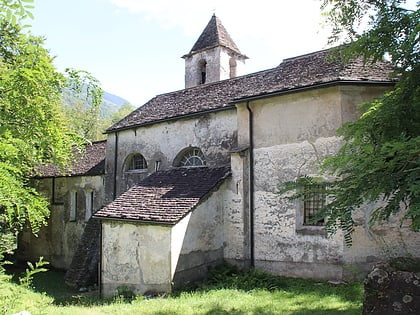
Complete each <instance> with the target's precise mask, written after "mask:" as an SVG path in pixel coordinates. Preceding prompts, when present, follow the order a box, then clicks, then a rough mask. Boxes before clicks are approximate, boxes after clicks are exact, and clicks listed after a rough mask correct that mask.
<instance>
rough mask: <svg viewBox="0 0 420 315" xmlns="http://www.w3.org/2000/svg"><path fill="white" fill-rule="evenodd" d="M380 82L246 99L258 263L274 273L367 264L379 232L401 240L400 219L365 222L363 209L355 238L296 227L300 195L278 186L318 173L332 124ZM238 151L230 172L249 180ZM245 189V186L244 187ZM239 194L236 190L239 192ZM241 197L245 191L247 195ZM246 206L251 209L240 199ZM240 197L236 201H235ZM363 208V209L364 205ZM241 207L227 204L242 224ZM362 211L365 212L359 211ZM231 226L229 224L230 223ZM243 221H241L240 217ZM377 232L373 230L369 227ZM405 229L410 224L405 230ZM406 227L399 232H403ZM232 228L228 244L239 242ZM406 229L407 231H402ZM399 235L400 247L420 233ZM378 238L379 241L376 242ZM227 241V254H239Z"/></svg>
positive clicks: (243, 112)
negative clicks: (370, 225)
mask: <svg viewBox="0 0 420 315" xmlns="http://www.w3.org/2000/svg"><path fill="white" fill-rule="evenodd" d="M384 90H385V88H383V87H379V88H368V87H366V86H341V87H340V86H336V87H329V88H323V89H316V90H309V91H305V92H300V93H293V94H287V95H282V96H277V97H272V98H267V99H262V100H256V101H252V102H250V104H249V105H250V107H251V108H252V112H253V126H254V134H253V142H254V148H253V149H254V150H253V153H254V172H255V173H254V177H255V180H254V190H255V191H254V198H255V217H254V219H255V226H254V228H255V234H254V237H255V264H256V266H257V267H258V268H262V269H265V270H268V271H271V272H274V273H278V274H282V275H288V276H304V277H315V278H325V279H337V278H338V279H340V278H342V277H343V274H345V273H346V270H345V269H346V268H347V265H349V264H354V263H357V264H361V265H363V264H365V265H366V263H369V262H371V261H372V260H374V259H376V258H377V257H379V256H380V255H381V252H382V251H383V248H389V247H390V246H384V245H383V244H382V245H380V244H379V243H378V242H377V238H378V237H379V238H381V237H389V238H390V239H393V240H395V241H396V242H394V245H393V246H392V247H393V248H394V250H395V248H397V247H398V246H396V245H395V244H398V239H401V237H399V236H398V235H397V234H398V233H396V231H398V229H395V228H396V227H397V225H394V226H393V227H391V226H386V227H382V228H378V227H376V230H375V229H366V223H363V222H366V221H365V220H364V217H363V216H364V214H363V216H362V218H361V220H360V226H358V227H357V228H356V233H355V234H354V241H355V242H354V245H353V246H352V247H351V248H347V247H345V246H344V241H343V236H342V234H341V233H340V232H339V233H337V234H336V235H335V236H334V237H333V238H327V237H326V233H325V232H323V231H322V230H319V228H314V229H301V228H300V227H299V226H298V225H297V224H296V221H297V220H296V218H297V214H298V209H299V202H298V201H288V200H287V199H284V198H282V197H281V196H279V195H278V194H277V193H276V192H277V191H279V185H281V184H282V183H284V182H286V181H290V180H295V179H296V178H298V177H299V176H302V175H313V176H319V174H320V173H319V166H320V162H321V161H322V159H323V158H324V157H325V156H329V155H331V154H333V153H335V152H336V151H337V150H338V149H339V147H340V146H341V140H340V138H338V137H336V129H337V128H338V127H340V126H341V125H342V123H344V122H346V121H349V120H353V119H355V118H356V117H357V113H356V111H355V110H356V106H357V104H359V103H360V102H362V101H366V100H369V99H372V98H373V97H375V96H376V95H380V94H382V93H383V92H384ZM245 105H246V104H238V106H237V107H238V110H237V112H238V146H239V147H241V146H243V147H245V146H246V145H249V143H250V139H249V129H248V127H249V112H248V110H247V109H246V107H245ZM241 161H244V160H243V159H242V158H241V157H240V156H239V155H238V154H235V155H234V156H233V157H232V165H233V167H232V171H233V179H234V180H236V181H239V178H241V176H243V179H244V180H246V178H247V177H248V174H246V167H245V168H243V169H242V170H241V168H240V167H236V166H238V165H240V163H241ZM244 191H245V190H244ZM238 197H239V195H238ZM244 198H245V196H244ZM242 204H243V206H244V208H243V212H244V213H246V212H247V211H249V209H248V207H247V205H246V200H242ZM238 205H239V203H238ZM364 210H365V209H364ZM236 211H238V208H234V207H233V208H231V209H229V211H228V215H227V217H228V218H229V219H228V220H227V222H229V224H231V225H233V227H234V228H236V229H237V230H239V229H240V228H241V223H240V221H239V220H236V218H238V217H239V215H238V213H239V211H238V212H236ZM363 213H365V212H363ZM233 227H232V226H231V227H228V228H227V230H228V231H234V228H233ZM245 229H246V225H245ZM373 232H374V233H375V234H376V236H375V237H372V233H373ZM405 232H407V231H405ZM405 232H404V233H405ZM233 234H234V233H233V232H229V233H226V235H229V239H227V240H226V242H227V244H229V243H234V244H235V245H236V246H237V245H239V244H240V242H239V240H237V239H235V237H232V235H233ZM405 235H406V234H405ZM413 235H415V234H410V237H404V238H405V239H406V240H407V241H406V242H405V243H406V245H405V247H410V248H411V249H412V250H413V249H414V251H415V250H416V248H417V252H418V245H417V246H416V245H414V244H416V243H417V244H419V239H418V237H415V236H414V238H413ZM378 244H379V245H378ZM234 247H235V246H231V247H230V246H229V245H228V246H227V248H228V249H229V251H228V250H225V253H226V255H227V257H235V255H237V256H239V255H238V254H239V253H235V252H234V250H233V248H234Z"/></svg>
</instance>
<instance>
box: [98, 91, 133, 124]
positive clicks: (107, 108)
mask: <svg viewBox="0 0 420 315" xmlns="http://www.w3.org/2000/svg"><path fill="white" fill-rule="evenodd" d="M126 103H130V102H129V101H127V100H126V99H123V98H122V97H119V96H117V95H114V94H111V93H108V92H106V91H104V100H103V102H102V107H101V109H102V110H101V116H102V118H108V117H111V115H112V114H113V113H115V112H117V111H118V110H119V109H120V107H121V106H122V105H124V104H126Z"/></svg>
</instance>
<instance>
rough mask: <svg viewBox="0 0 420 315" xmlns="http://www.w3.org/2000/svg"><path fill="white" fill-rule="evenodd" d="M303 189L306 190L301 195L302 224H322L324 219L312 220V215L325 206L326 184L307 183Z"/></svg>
mask: <svg viewBox="0 0 420 315" xmlns="http://www.w3.org/2000/svg"><path fill="white" fill-rule="evenodd" d="M304 190H305V191H308V192H307V193H305V194H304V196H303V216H304V217H303V224H304V225H324V223H325V220H324V219H320V220H317V221H314V217H315V216H316V215H317V214H318V213H319V211H320V210H321V209H322V208H323V207H324V206H325V203H326V185H325V184H323V183H319V184H313V183H312V184H308V185H305V186H304Z"/></svg>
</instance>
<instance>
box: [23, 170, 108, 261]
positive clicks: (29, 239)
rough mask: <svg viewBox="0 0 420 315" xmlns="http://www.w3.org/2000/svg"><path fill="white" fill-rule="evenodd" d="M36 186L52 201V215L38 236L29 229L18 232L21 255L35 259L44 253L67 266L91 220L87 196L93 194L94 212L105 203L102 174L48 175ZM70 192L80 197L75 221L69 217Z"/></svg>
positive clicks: (47, 258)
mask: <svg viewBox="0 0 420 315" xmlns="http://www.w3.org/2000/svg"><path fill="white" fill-rule="evenodd" d="M34 185H35V186H36V188H37V190H38V191H39V192H40V193H41V194H42V195H44V196H45V197H47V198H48V200H50V204H51V208H50V211H51V212H50V218H49V220H48V225H47V226H45V227H43V228H42V229H41V231H40V232H39V233H38V236H37V237H35V236H34V235H33V234H32V233H31V232H30V231H24V232H23V233H21V234H20V235H19V251H18V252H17V254H18V258H19V259H22V260H29V261H35V260H38V258H39V257H40V256H43V257H44V260H46V261H48V262H49V263H50V265H51V266H53V267H55V268H59V269H68V268H69V266H70V264H71V261H72V259H73V256H74V253H75V251H76V249H77V246H78V245H79V241H80V238H81V236H82V234H83V230H84V227H85V225H86V221H87V219H88V218H86V208H87V206H89V204H88V203H87V201H86V200H87V198H88V195H90V194H91V193H92V194H93V204H92V208H91V209H92V212H94V211H96V210H98V209H99V208H101V207H102V206H103V205H104V188H103V176H75V177H58V178H55V179H54V180H53V179H52V178H45V179H38V180H34ZM53 185H54V189H53ZM53 192H54V196H53V195H52V194H53ZM71 193H76V196H77V205H76V216H75V218H74V220H73V219H71V218H70V207H71V206H70V203H71V201H70V199H71V197H70V194H71Z"/></svg>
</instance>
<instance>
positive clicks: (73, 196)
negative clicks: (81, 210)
mask: <svg viewBox="0 0 420 315" xmlns="http://www.w3.org/2000/svg"><path fill="white" fill-rule="evenodd" d="M76 217H77V192H76V191H71V192H70V215H69V221H76Z"/></svg>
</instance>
